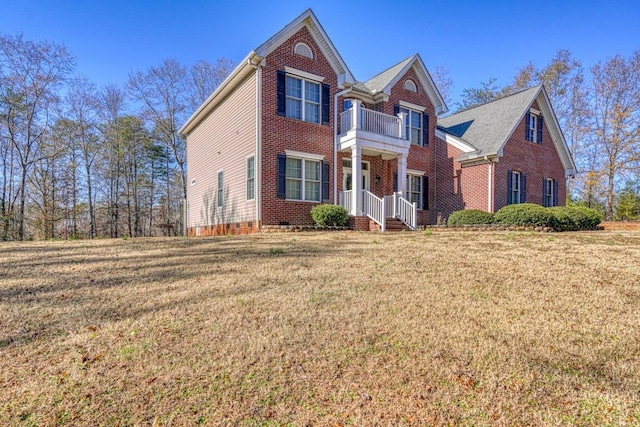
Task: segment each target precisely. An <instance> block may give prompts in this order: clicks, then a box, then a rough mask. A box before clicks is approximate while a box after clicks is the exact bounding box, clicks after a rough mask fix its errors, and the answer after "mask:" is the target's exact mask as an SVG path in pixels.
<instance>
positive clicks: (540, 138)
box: [538, 116, 542, 144]
mask: <svg viewBox="0 0 640 427" xmlns="http://www.w3.org/2000/svg"><path fill="white" fill-rule="evenodd" d="M538 144H542V116H538Z"/></svg>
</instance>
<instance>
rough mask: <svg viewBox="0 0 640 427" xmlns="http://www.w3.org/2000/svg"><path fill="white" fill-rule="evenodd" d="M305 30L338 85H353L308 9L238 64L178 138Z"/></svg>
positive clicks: (348, 72) (352, 80)
mask: <svg viewBox="0 0 640 427" xmlns="http://www.w3.org/2000/svg"><path fill="white" fill-rule="evenodd" d="M303 27H306V28H307V30H308V31H309V33H310V34H311V36H312V37H313V40H314V41H315V42H316V44H317V45H318V47H319V48H320V50H321V51H322V54H323V55H324V56H325V57H326V58H327V60H328V61H329V64H331V68H333V70H334V71H335V73H336V74H337V76H338V84H339V85H341V86H343V87H344V86H345V85H351V84H353V83H355V79H354V78H353V74H351V71H350V70H349V68H348V67H347V64H346V63H345V62H344V60H343V59H342V57H341V56H340V54H339V53H338V51H337V50H336V48H335V46H334V45H333V42H332V41H331V39H329V36H327V33H326V32H325V31H324V29H323V28H322V25H320V22H318V18H316V16H315V14H314V13H313V11H312V10H311V9H307V10H305V11H304V12H303V13H302V14H300V15H299V16H298V17H297V18H296V19H294V20H293V21H291V22H290V23H289V24H287V25H286V26H285V27H284V28H283V29H281V30H280V31H278V32H277V33H276V34H274V35H273V36H272V37H270V38H269V39H268V40H267V41H266V42H264V43H262V44H261V45H260V46H258V47H257V48H256V49H255V50H252V51H251V52H249V54H248V55H247V56H246V57H245V58H244V59H243V60H242V61H241V62H240V64H238V66H237V67H236V68H235V69H234V70H233V71H232V72H231V74H229V76H228V77H227V78H226V79H225V80H224V81H223V82H222V83H221V84H220V86H218V88H217V89H216V90H215V91H214V92H213V93H212V94H211V96H209V98H207V100H206V101H205V102H204V103H203V104H202V105H201V106H200V108H198V109H197V110H196V111H195V112H194V113H193V114H192V115H191V117H189V119H188V120H187V121H186V123H185V124H184V125H183V126H182V127H181V128H180V134H181V135H187V134H188V133H189V132H190V131H191V130H192V129H193V128H194V127H195V126H197V124H198V123H200V121H201V120H202V119H204V118H205V117H206V116H207V114H209V113H210V112H211V111H212V110H213V109H214V108H215V107H216V106H217V105H218V104H219V103H220V102H221V101H222V100H223V99H224V98H225V97H226V96H227V95H228V94H229V93H230V92H232V91H233V89H234V88H235V86H236V85H237V84H239V83H240V82H241V81H242V80H244V78H246V77H247V76H248V75H250V74H251V73H252V72H253V70H254V69H255V67H257V66H258V65H259V64H261V63H262V60H263V59H264V58H265V57H266V56H267V55H269V54H270V53H271V52H273V51H274V50H275V49H277V48H278V47H279V46H280V45H281V44H282V43H284V42H285V41H287V40H288V39H289V38H290V37H291V36H292V35H294V34H295V33H297V32H298V31H300V30H301V29H302V28H303Z"/></svg>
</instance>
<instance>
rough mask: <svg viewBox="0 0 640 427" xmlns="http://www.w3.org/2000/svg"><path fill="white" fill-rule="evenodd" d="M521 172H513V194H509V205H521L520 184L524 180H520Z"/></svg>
mask: <svg viewBox="0 0 640 427" xmlns="http://www.w3.org/2000/svg"><path fill="white" fill-rule="evenodd" d="M520 178H521V176H520V172H517V171H513V172H511V185H510V188H511V193H510V194H509V204H510V205H511V204H515V203H520V183H521V182H522V180H521V179H520Z"/></svg>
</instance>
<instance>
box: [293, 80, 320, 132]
mask: <svg viewBox="0 0 640 427" xmlns="http://www.w3.org/2000/svg"><path fill="white" fill-rule="evenodd" d="M285 82H286V116H287V117H291V118H294V119H298V120H304V121H306V122H311V123H320V83H316V82H313V81H309V80H305V79H301V78H297V77H294V76H289V75H287V76H286V79H285Z"/></svg>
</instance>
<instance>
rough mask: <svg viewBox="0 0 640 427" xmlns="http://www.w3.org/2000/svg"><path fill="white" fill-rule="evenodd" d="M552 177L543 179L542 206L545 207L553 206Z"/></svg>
mask: <svg viewBox="0 0 640 427" xmlns="http://www.w3.org/2000/svg"><path fill="white" fill-rule="evenodd" d="M553 181H554V180H553V179H551V178H547V179H545V180H544V196H543V197H544V200H543V203H542V206H545V207H550V206H553V199H554V197H553V196H554V195H553V191H554V187H555V185H554V183H553Z"/></svg>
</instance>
